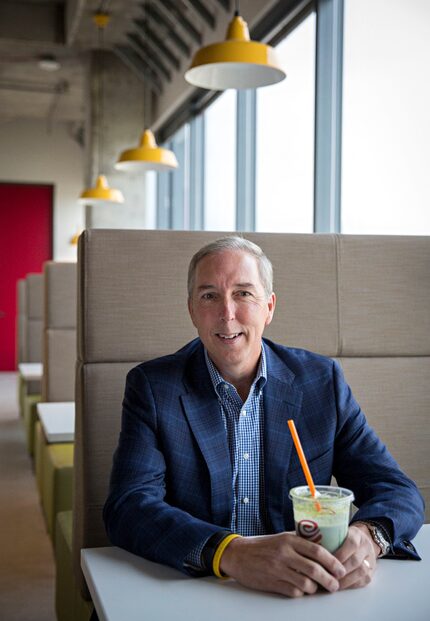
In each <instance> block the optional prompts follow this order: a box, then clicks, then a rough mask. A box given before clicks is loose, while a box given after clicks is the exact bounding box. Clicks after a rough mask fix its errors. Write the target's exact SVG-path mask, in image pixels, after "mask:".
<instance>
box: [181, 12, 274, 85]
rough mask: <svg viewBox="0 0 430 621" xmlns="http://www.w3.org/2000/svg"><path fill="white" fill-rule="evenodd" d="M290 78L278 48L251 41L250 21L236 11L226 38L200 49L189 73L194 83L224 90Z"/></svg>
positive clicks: (187, 78) (186, 76)
mask: <svg viewBox="0 0 430 621" xmlns="http://www.w3.org/2000/svg"><path fill="white" fill-rule="evenodd" d="M285 77H286V74H285V72H284V71H283V70H282V69H281V67H280V66H279V63H278V60H277V54H276V51H275V50H274V49H273V47H271V46H270V45H265V44H264V43H260V42H259V41H251V40H250V38H249V30H248V25H247V23H246V22H245V21H244V20H243V19H242V17H241V16H240V15H239V12H238V11H236V12H235V14H234V17H233V19H232V21H231V22H230V24H229V27H228V30H227V36H226V40H225V41H223V42H222V43H213V44H212V45H207V46H206V47H202V48H201V49H200V50H198V51H197V52H196V53H195V55H194V58H193V60H192V63H191V67H190V68H189V69H188V71H187V72H186V73H185V79H186V81H187V82H189V83H190V84H193V85H194V86H199V87H200V88H207V89H209V90H215V91H223V90H225V89H227V88H235V89H243V88H258V87H260V86H268V85H269V84H276V83H277V82H281V80H283V79H284V78H285Z"/></svg>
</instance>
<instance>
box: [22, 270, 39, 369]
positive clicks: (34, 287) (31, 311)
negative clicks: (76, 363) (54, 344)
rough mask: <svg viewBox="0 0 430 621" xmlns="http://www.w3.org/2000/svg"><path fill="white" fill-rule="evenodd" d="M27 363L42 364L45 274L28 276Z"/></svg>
mask: <svg viewBox="0 0 430 621" xmlns="http://www.w3.org/2000/svg"><path fill="white" fill-rule="evenodd" d="M26 280H27V296H26V297H27V334H26V338H25V343H26V347H27V351H26V362H42V325H43V274H27V279H26Z"/></svg>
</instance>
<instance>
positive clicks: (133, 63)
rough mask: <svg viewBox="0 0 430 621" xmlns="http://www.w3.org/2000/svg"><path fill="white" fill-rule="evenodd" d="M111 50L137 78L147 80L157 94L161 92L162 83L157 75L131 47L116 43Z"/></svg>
mask: <svg viewBox="0 0 430 621" xmlns="http://www.w3.org/2000/svg"><path fill="white" fill-rule="evenodd" d="M113 51H114V52H115V54H116V55H117V56H118V58H120V59H121V60H122V62H123V63H124V64H125V65H126V66H127V67H128V68H129V69H130V70H131V71H132V72H133V73H134V74H135V75H137V77H138V78H139V79H141V80H143V82H145V80H148V82H150V83H151V84H152V86H153V89H154V90H155V92H156V93H157V94H161V93H162V92H163V83H162V82H161V80H160V79H159V77H158V76H157V75H156V74H155V73H154V72H153V71H152V69H151V68H150V67H148V65H147V64H146V63H145V61H144V60H143V59H142V58H141V57H140V56H139V55H138V54H137V53H136V52H135V51H134V50H133V49H132V48H131V47H128V46H126V45H116V46H115V47H114V48H113Z"/></svg>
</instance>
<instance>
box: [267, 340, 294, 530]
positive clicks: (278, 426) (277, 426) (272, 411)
mask: <svg viewBox="0 0 430 621" xmlns="http://www.w3.org/2000/svg"><path fill="white" fill-rule="evenodd" d="M266 353H267V373H268V379H267V384H266V387H265V389H264V481H265V484H264V487H265V500H266V506H267V512H268V518H269V522H270V524H269V525H268V526H269V528H270V530H271V531H273V532H280V531H282V530H285V515H286V504H287V501H288V495H287V494H288V489H287V473H288V466H289V463H290V459H291V454H292V449H293V440H292V438H291V434H290V431H289V429H288V424H287V421H288V419H290V418H292V419H293V420H294V421H296V420H297V418H298V416H299V414H300V409H301V403H302V397H303V393H302V391H301V390H299V389H297V388H295V387H294V378H295V376H294V373H292V371H290V369H289V368H288V367H287V366H286V364H285V363H284V362H283V361H282V360H280V358H278V356H276V354H275V353H274V352H273V351H271V350H270V348H269V347H266Z"/></svg>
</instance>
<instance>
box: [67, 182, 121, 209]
mask: <svg viewBox="0 0 430 621" xmlns="http://www.w3.org/2000/svg"><path fill="white" fill-rule="evenodd" d="M78 202H79V203H82V204H84V205H97V204H98V203H123V202H124V197H123V195H122V192H120V190H115V189H114V188H110V187H109V185H108V182H107V179H106V177H105V176H104V175H99V176H98V177H97V181H96V185H95V186H94V187H93V188H88V189H87V190H84V191H83V192H82V194H81V195H80V197H79V201H78Z"/></svg>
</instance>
